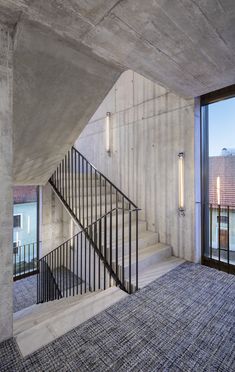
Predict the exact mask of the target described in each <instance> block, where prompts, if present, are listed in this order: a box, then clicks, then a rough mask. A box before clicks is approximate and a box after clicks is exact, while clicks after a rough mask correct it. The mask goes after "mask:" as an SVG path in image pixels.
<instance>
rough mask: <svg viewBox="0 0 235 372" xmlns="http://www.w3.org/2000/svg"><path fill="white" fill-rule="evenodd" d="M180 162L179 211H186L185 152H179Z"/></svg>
mask: <svg viewBox="0 0 235 372" xmlns="http://www.w3.org/2000/svg"><path fill="white" fill-rule="evenodd" d="M178 158H179V159H178V164H179V175H178V177H179V211H180V212H184V152H180V153H179V154H178Z"/></svg>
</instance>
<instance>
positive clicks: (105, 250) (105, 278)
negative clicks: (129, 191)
mask: <svg viewBox="0 0 235 372" xmlns="http://www.w3.org/2000/svg"><path fill="white" fill-rule="evenodd" d="M116 212H117V210H116V208H114V209H113V210H112V211H109V212H108V213H107V214H106V215H104V216H102V217H100V218H99V219H98V220H97V221H95V222H93V223H92V224H91V225H90V226H88V227H87V228H85V229H83V230H82V231H80V232H79V233H78V234H76V235H75V236H73V237H72V238H71V239H69V240H67V241H66V242H64V243H63V244H61V245H60V246H59V247H57V248H56V249H54V250H53V251H52V252H50V253H48V254H47V255H46V256H44V257H43V258H41V259H40V260H39V275H38V300H37V301H38V303H40V302H47V301H51V300H55V299H59V298H61V297H69V296H75V295H78V294H81V295H82V294H83V293H86V292H89V291H98V290H102V289H106V288H108V287H110V286H111V285H113V284H116V285H117V286H119V287H120V288H121V289H123V290H124V291H126V292H129V293H131V292H132V290H133V287H134V285H133V283H132V276H131V260H130V258H131V255H127V256H125V252H124V250H123V249H122V246H121V247H119V246H118V245H116V241H115V240H114V241H113V240H112V234H111V231H112V224H111V221H112V215H113V214H114V215H116ZM128 248H129V247H128ZM134 284H135V285H136V283H134Z"/></svg>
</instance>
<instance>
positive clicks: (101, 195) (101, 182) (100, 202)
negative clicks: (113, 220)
mask: <svg viewBox="0 0 235 372" xmlns="http://www.w3.org/2000/svg"><path fill="white" fill-rule="evenodd" d="M101 184H102V178H101V174H100V217H101V216H102V190H101Z"/></svg>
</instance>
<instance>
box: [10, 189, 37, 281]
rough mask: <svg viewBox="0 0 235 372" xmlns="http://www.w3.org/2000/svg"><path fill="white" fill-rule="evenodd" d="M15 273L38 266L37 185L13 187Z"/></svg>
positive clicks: (25, 271) (22, 272)
mask: <svg viewBox="0 0 235 372" xmlns="http://www.w3.org/2000/svg"><path fill="white" fill-rule="evenodd" d="M13 197H14V205H13V227H14V228H13V273H14V275H20V274H24V273H27V272H29V271H32V270H34V269H35V268H36V260H37V187H36V186H16V187H14V189H13Z"/></svg>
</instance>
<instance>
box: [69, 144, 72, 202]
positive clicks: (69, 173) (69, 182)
mask: <svg viewBox="0 0 235 372" xmlns="http://www.w3.org/2000/svg"><path fill="white" fill-rule="evenodd" d="M70 176H71V173H70V151H69V152H68V193H69V202H68V205H69V207H70V209H72V207H71V205H72V203H71V185H70Z"/></svg>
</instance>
